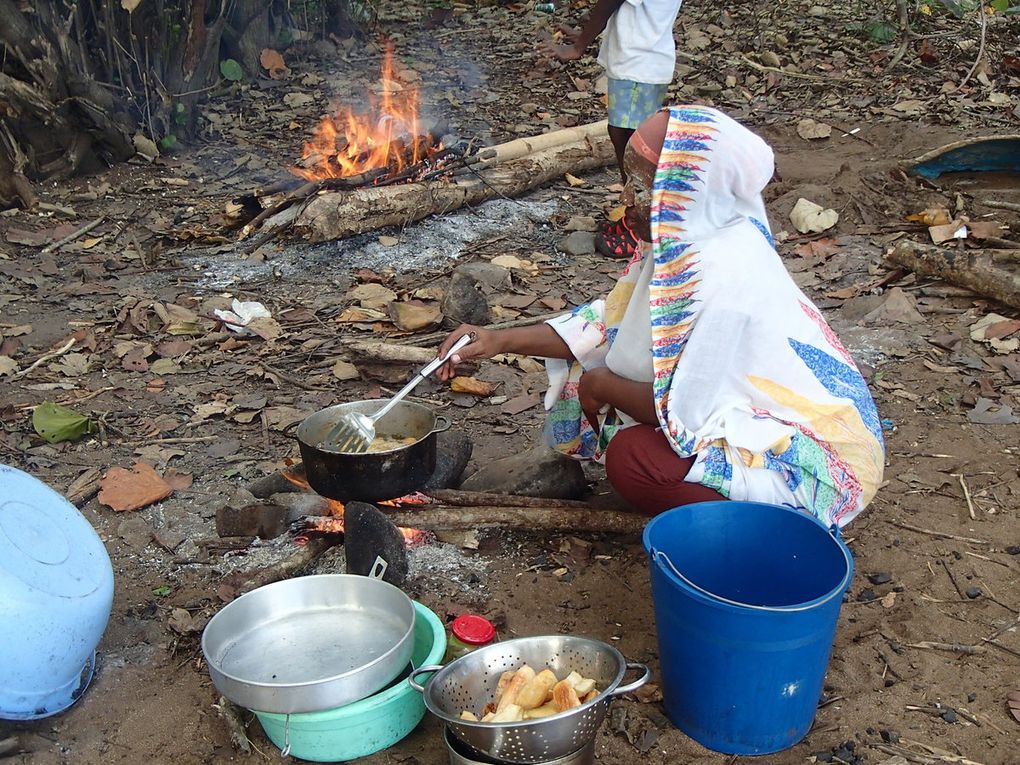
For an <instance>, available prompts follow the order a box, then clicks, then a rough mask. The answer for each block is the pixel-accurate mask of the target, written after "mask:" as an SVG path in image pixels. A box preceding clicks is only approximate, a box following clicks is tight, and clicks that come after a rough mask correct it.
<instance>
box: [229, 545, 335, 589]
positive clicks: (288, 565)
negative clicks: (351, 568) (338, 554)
mask: <svg viewBox="0 0 1020 765" xmlns="http://www.w3.org/2000/svg"><path fill="white" fill-rule="evenodd" d="M338 541H339V540H338V539H337V538H336V537H335V536H332V535H326V534H322V535H318V536H313V537H309V539H308V541H307V542H305V544H303V545H295V549H294V551H293V552H292V553H291V554H290V555H288V556H287V557H286V558H284V559H283V560H281V561H279V562H277V563H275V564H273V565H271V566H267V567H266V568H262V569H258V570H257V571H245V572H240V571H239V572H237V573H234V574H230V575H229V576H227V577H225V578H224V580H223V582H224V584H226V585H227V586H228V587H231V588H233V589H234V591H235V596H237V595H244V594H245V593H246V592H251V591H252V590H255V589H258V588H259V587H262V586H263V585H266V584H272V583H273V582H279V581H281V580H283V579H288V578H289V577H291V576H293V575H294V574H296V573H297V572H299V571H300V570H301V569H303V568H304V567H305V566H307V565H308V564H310V563H311V562H312V561H314V560H315V559H316V558H318V557H319V556H320V555H322V554H323V553H324V552H326V550H328V549H329V548H331V547H333V546H334V545H336V544H337V543H338Z"/></svg>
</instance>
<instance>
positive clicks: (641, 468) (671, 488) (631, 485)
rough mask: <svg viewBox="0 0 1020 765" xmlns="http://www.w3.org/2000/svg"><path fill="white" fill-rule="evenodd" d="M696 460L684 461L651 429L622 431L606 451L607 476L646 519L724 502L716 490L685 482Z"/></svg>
mask: <svg viewBox="0 0 1020 765" xmlns="http://www.w3.org/2000/svg"><path fill="white" fill-rule="evenodd" d="M693 464H694V458H693V457H680V456H678V455H677V453H676V452H674V451H673V449H672V448H671V447H670V445H669V443H667V441H666V437H665V436H664V435H663V434H662V433H661V432H660V431H659V430H657V429H656V428H655V427H653V426H651V425H634V426H632V427H630V428H626V429H624V430H621V431H620V432H619V433H617V434H616V435H615V436H613V439H612V440H611V441H610V442H609V449H608V450H607V451H606V475H607V476H608V477H609V482H610V483H611V484H612V485H613V488H614V489H616V491H617V493H618V494H619V495H620V496H621V497H623V498H624V499H625V500H627V501H628V502H629V503H630V504H632V505H633V506H634V508H635V509H636V510H638V511H639V512H641V513H644V514H645V515H656V514H658V513H661V512H663V511H665V510H670V509H671V508H674V507H679V506H680V505H689V504H691V503H692V502H711V501H714V500H724V499H726V497H724V496H723V495H722V494H720V493H719V492H717V491H715V490H714V489H710V488H708V487H707V486H702V485H701V484H700V483H688V482H687V481H685V480H684V478H685V477H686V476H687V473H688V471H689V470H690V469H691V466H692V465H693Z"/></svg>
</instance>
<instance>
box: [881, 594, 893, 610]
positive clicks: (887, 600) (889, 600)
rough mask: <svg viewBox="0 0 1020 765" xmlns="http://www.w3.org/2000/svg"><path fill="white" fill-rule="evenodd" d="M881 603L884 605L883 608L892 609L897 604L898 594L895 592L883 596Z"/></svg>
mask: <svg viewBox="0 0 1020 765" xmlns="http://www.w3.org/2000/svg"><path fill="white" fill-rule="evenodd" d="M879 602H880V603H881V604H882V608H892V607H893V605H894V604H895V603H896V593H895V592H888V593H886V594H885V595H883V596H882V599H881V601H879Z"/></svg>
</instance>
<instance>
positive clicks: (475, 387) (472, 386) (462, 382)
mask: <svg viewBox="0 0 1020 765" xmlns="http://www.w3.org/2000/svg"><path fill="white" fill-rule="evenodd" d="M450 390H452V391H453V392H454V393H470V394H471V395H473V396H491V395H492V393H493V391H494V390H495V387H494V386H493V384H492V383H487V382H485V381H484V380H476V379H475V378H474V377H454V378H453V380H451V381H450Z"/></svg>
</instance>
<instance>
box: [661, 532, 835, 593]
mask: <svg viewBox="0 0 1020 765" xmlns="http://www.w3.org/2000/svg"><path fill="white" fill-rule="evenodd" d="M828 531H829V533H830V534H832V536H833V539H835V540H836V541H837V542H839V549H840V550H841V551H842V553H843V557H844V558H846V559H847V568H846V574H845V575H844V576H843V581H842V582H840V585H839V587H836V588H835V589H834V590H833V591H832V593H830V595H829V597H827V598H826V599H825V600H823V601H820V602H818V603H815V602H812V603H807V604H804V605H800V606H758V605H755V604H754V603H741V602H740V601H739V600H730V599H729V598H724V597H723V596H722V595H716V594H715V593H714V592H709V591H708V590H706V589H705V588H704V587H701V586H699V585H697V584H695V583H694V582H692V581H691V580H690V579H688V578H687V577H686V576H684V575H683V574H681V573H680V570H679V569H678V568H677V567H676V566H674V565H673V561H671V560H670V559H669V556H668V555H666V553H664V552H663V551H662V550H655V549H652V550H651V554H652V557H653V558H654V559H655V560H656V561H658V562H659V563H662V562H663V561H665V564H666V565H667V566H669V570H670V571H672V572H673V575H674V576H676V578H677V579H679V580H680V581H681V582H683V583H684V584H686V585H687V586H688V587H690V588H691V589H692V590H695V591H696V592H699V593H701V594H702V595H704V596H705V597H706V598H708V599H709V600H714V601H716V602H717V603H725V604H726V605H729V606H736V607H738V608H750V609H752V610H754V611H767V612H770V613H775V612H777V611H781V612H784V613H785V612H795V611H810V610H811V609H813V608H818V606H820V605H822V604H823V603H828V602H829V601H830V600H832V598H834V597H836V596H837V595H838V596H840V597H842V595H843V593H844V592H845V591H846V587H847V585H849V583H850V581H849V579H850V576H851V573H852V572H853V562H852V560H851V559H850V554H849V553H848V552H847V550H846V547H845V546H844V544H843V541H842V539H841V538H840V534H839V529H838V528H836V526H832V527H831V528H830V529H829V530H828Z"/></svg>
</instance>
